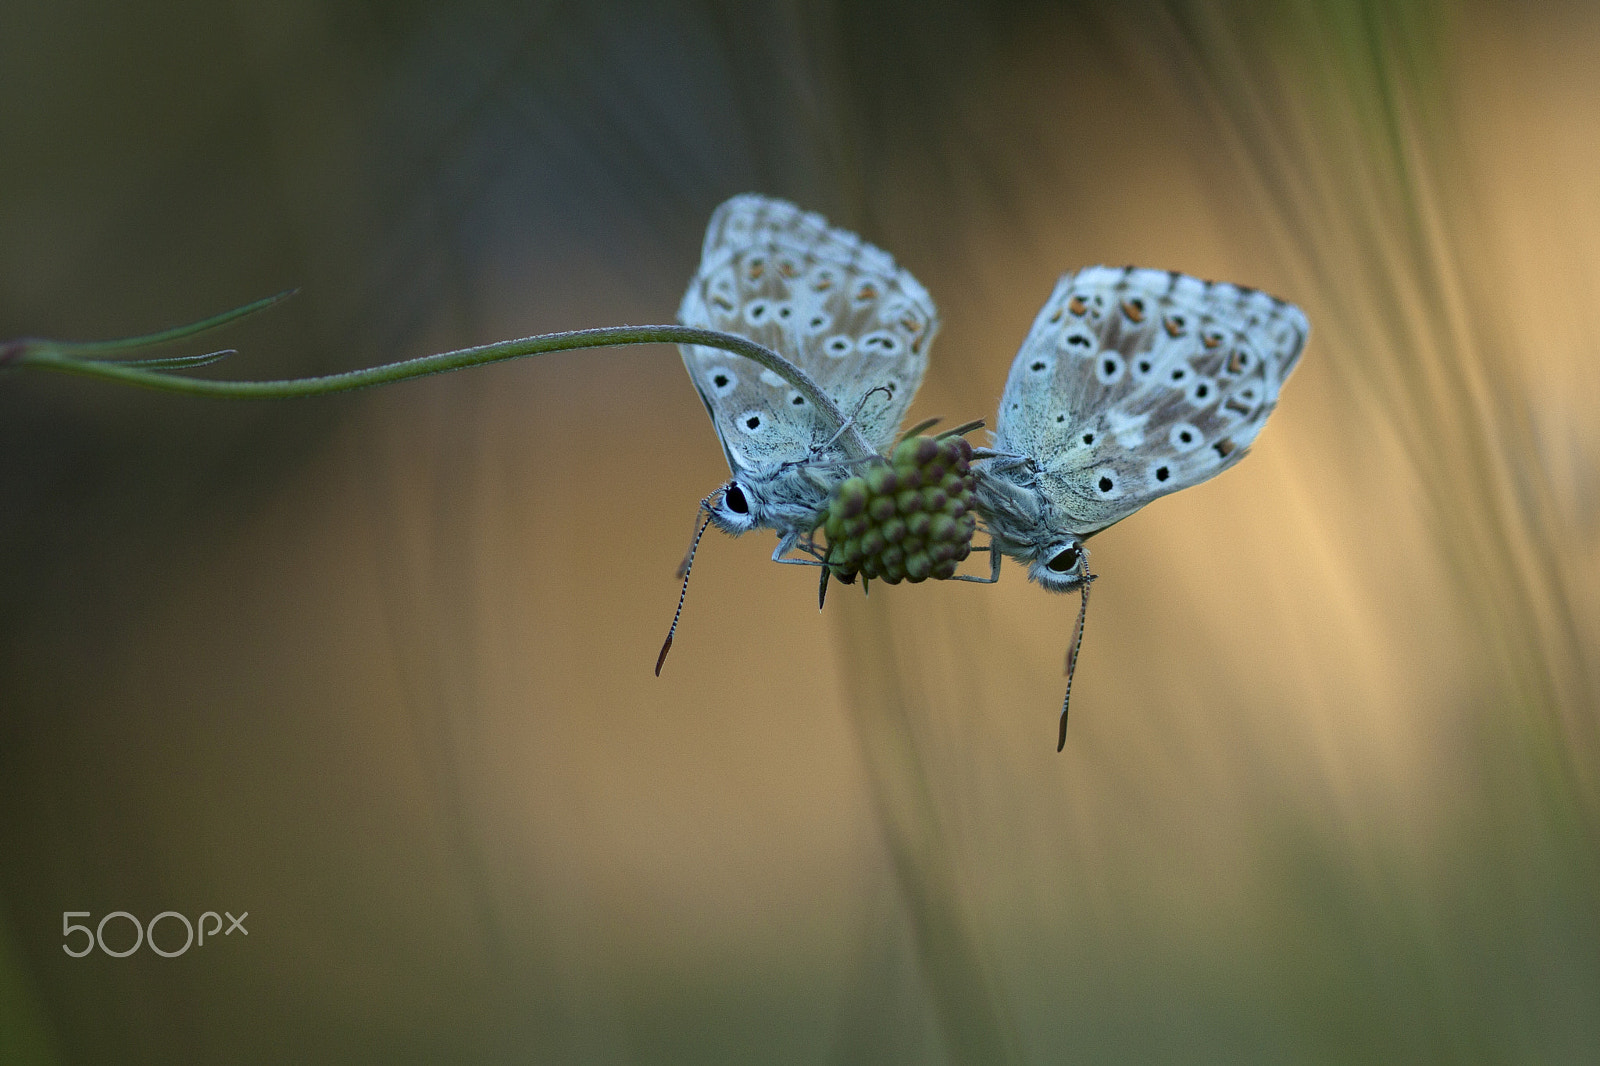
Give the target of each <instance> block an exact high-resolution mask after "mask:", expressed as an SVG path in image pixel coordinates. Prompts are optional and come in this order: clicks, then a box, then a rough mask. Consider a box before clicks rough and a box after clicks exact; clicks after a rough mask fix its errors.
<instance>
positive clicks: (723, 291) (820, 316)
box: [678, 195, 938, 524]
mask: <svg viewBox="0 0 1600 1066" xmlns="http://www.w3.org/2000/svg"><path fill="white" fill-rule="evenodd" d="M678 317H679V320H680V321H681V322H682V323H683V324H684V325H688V326H698V327H702V328H706V329H716V330H723V331H725V332H729V333H737V334H739V335H741V336H744V337H748V338H750V339H751V340H754V341H756V342H758V343H760V344H763V345H765V346H767V347H769V348H771V349H773V350H774V351H776V352H778V353H779V354H780V355H783V356H785V357H787V358H788V359H789V360H790V361H792V362H794V363H795V364H796V365H798V366H799V367H800V368H801V369H802V370H804V371H806V372H807V373H808V374H809V375H810V376H811V377H812V378H813V379H814V380H815V381H816V382H817V384H818V385H819V386H821V388H822V390H823V391H824V392H826V393H827V394H828V395H829V396H830V397H831V398H832V399H833V400H834V401H835V402H836V403H837V404H838V405H839V407H840V409H841V410H842V411H843V412H844V413H845V414H846V415H851V414H852V413H853V414H855V418H856V425H857V427H858V428H859V429H860V430H861V432H862V435H863V436H864V437H865V439H866V440H867V441H868V442H869V443H870V444H871V445H872V446H873V447H874V448H876V449H877V450H879V451H882V450H884V449H885V448H886V447H887V446H888V444H889V443H890V442H892V441H893V439H894V436H895V432H896V430H897V429H898V427H899V424H900V420H901V418H902V416H903V415H904V414H905V411H906V408H907V407H908V406H910V403H911V398H912V396H913V394H914V393H915V392H916V390H917V386H918V385H919V384H920V383H921V381H922V375H923V373H924V372H925V371H926V369H927V365H928V347H929V345H930V344H931V343H932V340H933V335H934V333H935V331H936V330H937V329H938V314H937V312H936V311H935V309H934V306H933V301H932V300H931V299H929V297H928V294H927V292H926V291H924V289H923V288H922V286H921V285H920V284H918V283H917V280H916V279H915V278H913V277H912V276H911V274H910V273H909V272H908V271H905V270H902V269H900V268H899V267H897V266H896V265H895V262H894V260H893V259H892V258H891V257H890V256H889V255H888V254H887V253H886V252H883V251H881V250H880V249H878V248H875V247H873V246H872V245H870V244H868V243H866V242H865V241H863V240H861V238H860V237H857V236H856V235H855V234H853V233H849V232H847V231H845V230H841V229H834V228H832V227H830V226H829V225H828V223H827V222H826V220H824V219H823V218H822V216H820V215H818V214H815V213H812V212H807V211H802V210H801V209H800V208H798V207H796V206H795V205H793V204H791V203H787V202H785V201H783V200H774V199H770V198H768V197H765V196H757V195H743V196H736V197H734V198H733V199H731V200H729V201H727V202H726V203H724V204H723V205H722V206H721V207H719V208H717V210H716V213H715V214H713V215H712V217H711V222H710V225H709V226H708V227H707V230H706V238H705V247H704V250H703V253H702V257H701V262H700V269H699V271H698V272H697V273H696V275H695V277H694V280H693V281H692V282H691V283H690V285H689V290H688V292H687V293H685V295H684V298H683V304H682V307H681V308H680V310H679V315H678ZM682 351H683V359H684V363H685V365H686V366H687V367H688V369H689V376H690V377H691V378H692V379H693V380H694V384H695V388H696V389H697V390H698V391H699V393H700V397H701V399H702V400H703V401H704V402H705V405H706V410H707V411H708V412H709V413H710V415H711V420H712V423H713V425H714V426H715V428H716V431H717V436H718V437H719V438H720V439H721V441H722V446H723V450H724V452H725V453H726V455H727V458H728V465H729V467H730V468H732V470H733V472H734V474H735V476H736V478H737V477H738V475H740V474H741V473H744V474H749V475H750V476H751V477H753V478H754V479H756V480H760V479H762V478H764V477H768V476H770V475H772V474H773V473H774V471H777V470H779V469H781V468H782V467H784V466H785V465H786V464H793V463H797V462H801V461H806V460H816V461H822V460H827V459H834V460H837V459H839V458H848V457H849V456H845V455H844V454H843V453H844V449H845V445H844V443H843V441H842V439H841V440H839V441H836V442H835V443H834V444H832V445H831V446H828V447H827V448H826V449H825V448H824V446H825V445H829V442H830V441H831V440H833V439H834V438H835V437H837V434H838V429H839V427H838V426H837V425H835V424H833V423H831V422H830V421H829V420H827V419H825V418H823V417H822V416H821V414H820V413H819V412H817V411H816V410H814V409H813V405H811V404H810V403H809V402H808V401H807V400H806V399H805V397H803V396H801V395H800V393H799V392H798V391H796V390H795V389H794V388H793V387H792V386H791V385H789V383H788V382H786V381H784V380H783V379H782V378H780V377H779V376H778V375H777V374H775V373H773V372H772V371H770V370H762V369H761V368H760V367H758V366H756V365H755V364H753V363H751V362H749V361H747V360H743V359H740V358H738V357H736V356H733V355H730V354H728V353H727V352H723V351H721V350H719V349H715V348H707V347H702V346H683V349H682ZM758 524H766V523H758Z"/></svg>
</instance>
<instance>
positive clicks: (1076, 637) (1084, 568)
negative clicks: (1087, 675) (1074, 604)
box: [1056, 547, 1094, 751]
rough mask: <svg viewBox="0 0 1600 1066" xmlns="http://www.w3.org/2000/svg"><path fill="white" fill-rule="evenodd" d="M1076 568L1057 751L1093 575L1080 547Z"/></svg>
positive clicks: (1061, 741) (1061, 742) (1063, 731)
mask: <svg viewBox="0 0 1600 1066" xmlns="http://www.w3.org/2000/svg"><path fill="white" fill-rule="evenodd" d="M1078 568H1079V569H1078V572H1079V575H1080V577H1081V580H1080V581H1079V584H1078V588H1079V591H1080V592H1081V593H1082V595H1083V598H1082V599H1081V600H1080V601H1079V602H1078V624H1077V625H1076V626H1074V627H1073V630H1072V646H1071V647H1070V648H1068V649H1067V694H1066V695H1065V696H1063V697H1062V699H1061V736H1060V738H1059V739H1058V740H1057V741H1056V750H1057V751H1060V750H1062V749H1063V748H1065V747H1066V746H1067V708H1068V706H1070V705H1071V703H1072V675H1073V674H1075V673H1077V671H1078V649H1079V648H1081V647H1082V646H1083V623H1084V622H1085V621H1086V620H1087V619H1088V617H1089V585H1090V583H1091V582H1093V581H1094V575H1093V574H1091V573H1089V553H1088V551H1086V550H1085V549H1083V548H1081V547H1080V548H1079V549H1078Z"/></svg>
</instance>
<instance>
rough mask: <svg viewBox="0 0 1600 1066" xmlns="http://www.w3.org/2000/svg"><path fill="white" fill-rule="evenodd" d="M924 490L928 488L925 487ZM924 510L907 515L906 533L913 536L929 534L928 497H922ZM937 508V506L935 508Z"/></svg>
mask: <svg viewBox="0 0 1600 1066" xmlns="http://www.w3.org/2000/svg"><path fill="white" fill-rule="evenodd" d="M923 491H924V492H926V491H927V490H926V489H924V490H923ZM922 506H923V508H924V509H923V510H921V511H917V512H916V513H915V514H910V515H907V516H906V535H907V536H912V537H925V536H927V535H928V520H929V517H930V516H929V514H928V510H929V508H928V498H927V497H926V496H924V497H923V498H922ZM934 509H936V508H934Z"/></svg>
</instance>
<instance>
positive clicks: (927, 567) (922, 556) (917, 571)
mask: <svg viewBox="0 0 1600 1066" xmlns="http://www.w3.org/2000/svg"><path fill="white" fill-rule="evenodd" d="M932 570H933V560H932V559H929V558H928V556H927V554H926V553H925V552H917V553H916V554H915V555H908V556H906V576H907V577H909V578H910V579H911V580H912V581H925V580H927V577H928V574H929V573H931V572H932Z"/></svg>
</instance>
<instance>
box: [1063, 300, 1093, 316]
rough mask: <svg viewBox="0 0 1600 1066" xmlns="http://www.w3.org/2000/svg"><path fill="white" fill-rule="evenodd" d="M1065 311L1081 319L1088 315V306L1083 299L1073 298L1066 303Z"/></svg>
mask: <svg viewBox="0 0 1600 1066" xmlns="http://www.w3.org/2000/svg"><path fill="white" fill-rule="evenodd" d="M1067 310H1068V311H1071V312H1072V313H1073V314H1075V315H1077V316H1078V317H1079V318H1082V317H1083V316H1084V315H1086V314H1088V313H1089V305H1088V304H1086V303H1084V302H1083V297H1081V296H1074V297H1073V298H1072V299H1070V300H1068V301H1067Z"/></svg>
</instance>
